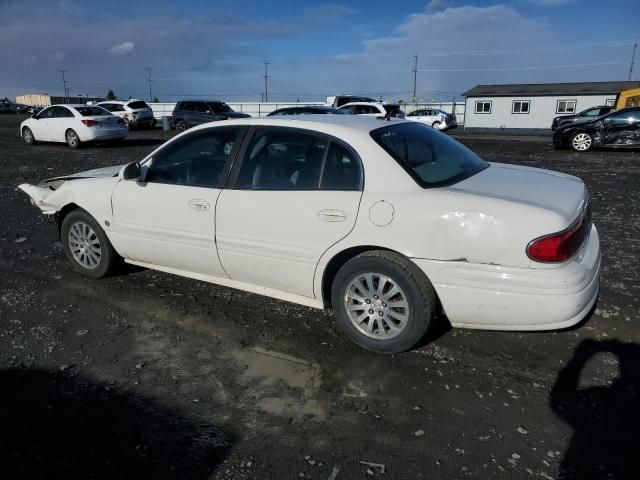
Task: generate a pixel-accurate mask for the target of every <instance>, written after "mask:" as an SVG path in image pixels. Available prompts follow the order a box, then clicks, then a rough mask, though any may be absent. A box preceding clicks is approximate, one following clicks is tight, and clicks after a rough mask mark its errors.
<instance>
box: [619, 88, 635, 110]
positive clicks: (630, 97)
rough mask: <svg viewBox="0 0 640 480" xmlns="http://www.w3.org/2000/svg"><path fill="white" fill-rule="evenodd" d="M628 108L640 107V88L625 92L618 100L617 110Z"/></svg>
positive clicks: (622, 92) (620, 94) (621, 93)
mask: <svg viewBox="0 0 640 480" xmlns="http://www.w3.org/2000/svg"><path fill="white" fill-rule="evenodd" d="M626 107H640V88H632V89H630V90H623V91H621V92H620V93H619V94H618V98H617V99H616V110H620V109H621V108H626Z"/></svg>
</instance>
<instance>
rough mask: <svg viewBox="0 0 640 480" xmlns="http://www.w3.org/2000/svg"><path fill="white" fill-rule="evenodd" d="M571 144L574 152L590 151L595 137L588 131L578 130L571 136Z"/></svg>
mask: <svg viewBox="0 0 640 480" xmlns="http://www.w3.org/2000/svg"><path fill="white" fill-rule="evenodd" d="M569 145H570V146H571V150H573V151H574V152H579V153H582V152H588V151H589V150H591V149H592V148H593V137H592V136H591V135H590V134H588V133H587V132H577V133H574V134H573V136H572V137H571V140H570V141H569Z"/></svg>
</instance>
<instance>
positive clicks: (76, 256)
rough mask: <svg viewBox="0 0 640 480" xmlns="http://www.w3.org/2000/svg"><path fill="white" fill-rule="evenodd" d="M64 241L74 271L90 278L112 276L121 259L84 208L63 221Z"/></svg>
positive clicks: (62, 238)
mask: <svg viewBox="0 0 640 480" xmlns="http://www.w3.org/2000/svg"><path fill="white" fill-rule="evenodd" d="M60 240H61V242H62V246H63V248H64V253H65V254H66V255H67V259H68V260H69V262H70V263H71V266H72V267H73V269H74V270H75V271H77V272H80V273H82V274H83V275H86V276H88V277H93V278H101V277H104V276H106V275H108V274H109V273H110V272H111V271H112V270H113V268H114V267H115V266H116V265H117V264H118V261H119V260H120V257H119V256H118V254H117V253H116V251H115V250H114V249H113V246H112V245H111V242H110V241H109V238H107V234H106V233H104V230H103V229H102V228H101V227H100V225H99V224H98V222H96V220H95V219H94V218H93V217H92V216H91V215H89V214H88V213H87V212H85V211H84V210H82V209H80V208H78V209H75V210H72V211H71V212H69V213H68V214H67V215H66V216H65V217H64V219H63V220H62V225H61V227H60ZM87 247H88V248H90V250H88V249H87Z"/></svg>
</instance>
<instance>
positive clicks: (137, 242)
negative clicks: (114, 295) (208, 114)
mask: <svg viewBox="0 0 640 480" xmlns="http://www.w3.org/2000/svg"><path fill="white" fill-rule="evenodd" d="M244 132H245V128H244V127H241V126H236V127H227V126H225V127H220V128H207V129H203V130H197V131H194V132H192V133H190V134H189V135H185V136H184V137H182V138H180V139H178V140H177V141H174V142H171V143H169V144H167V145H166V146H165V147H164V148H162V149H160V150H159V151H158V152H156V153H155V154H154V155H153V157H152V159H151V160H150V161H149V162H146V163H145V165H144V166H143V171H146V173H145V174H144V175H145V176H144V179H143V180H144V181H131V180H129V181H127V180H123V181H120V182H118V184H117V185H116V187H115V189H114V192H113V198H112V204H113V214H114V229H113V232H112V234H113V237H114V245H116V247H117V248H118V250H119V251H120V253H122V254H123V255H125V256H126V257H127V258H128V259H131V260H135V261H138V262H142V263H148V264H152V265H156V266H161V267H168V268H172V269H177V270H182V271H185V272H192V273H198V274H204V275H212V276H217V277H226V275H225V274H224V271H223V269H222V267H221V265H220V261H219V259H218V255H217V252H216V245H215V207H216V201H217V200H218V196H219V195H220V192H221V188H222V187H223V186H224V182H225V181H226V176H227V174H228V171H229V168H230V165H231V161H232V158H233V156H234V155H235V152H236V150H237V148H238V146H239V144H240V142H241V140H242V136H243V134H244Z"/></svg>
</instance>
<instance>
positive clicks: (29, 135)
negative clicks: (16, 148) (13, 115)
mask: <svg viewBox="0 0 640 480" xmlns="http://www.w3.org/2000/svg"><path fill="white" fill-rule="evenodd" d="M22 139H23V140H24V143H26V144H27V145H34V144H35V143H36V137H35V136H34V135H33V132H32V131H31V129H30V128H29V127H24V128H23V129H22Z"/></svg>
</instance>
